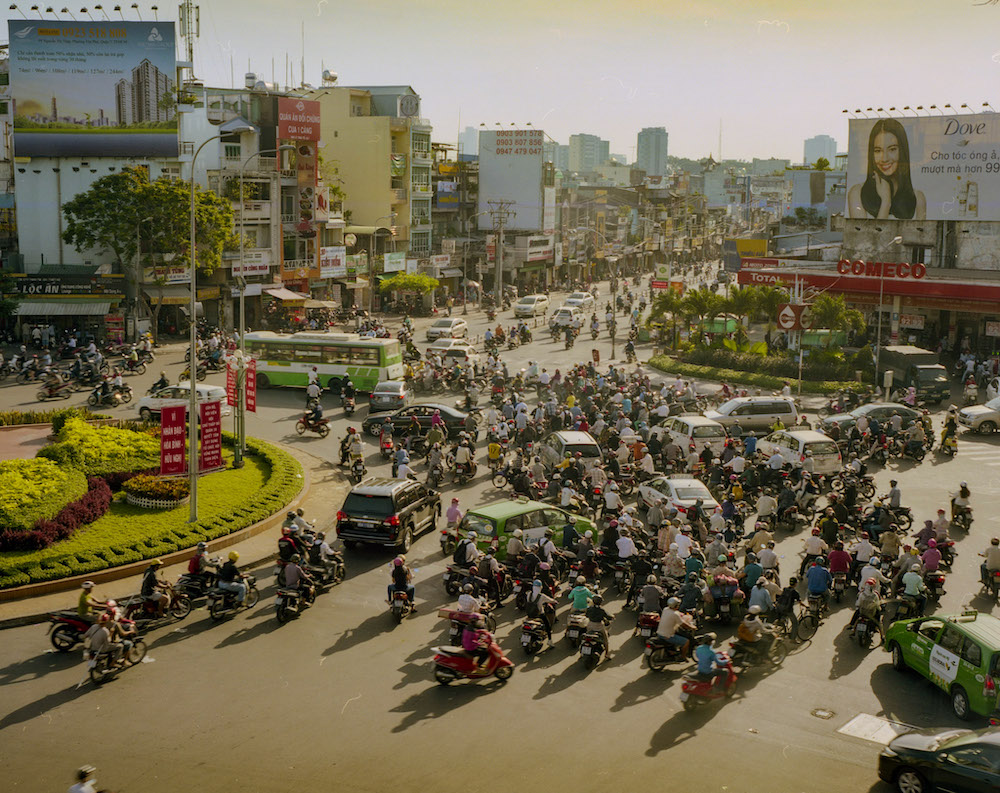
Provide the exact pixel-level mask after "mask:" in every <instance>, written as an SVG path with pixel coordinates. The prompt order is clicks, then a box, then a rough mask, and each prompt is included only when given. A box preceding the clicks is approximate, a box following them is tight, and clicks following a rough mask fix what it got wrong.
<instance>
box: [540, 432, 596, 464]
mask: <svg viewBox="0 0 1000 793" xmlns="http://www.w3.org/2000/svg"><path fill="white" fill-rule="evenodd" d="M538 449H539V451H538V454H539V456H540V457H541V458H542V464H543V465H544V466H545V467H546V468H551V467H552V466H554V465H555V464H556V463H558V462H559V461H560V460H562V459H563V458H564V457H565V456H566V453H567V452H569V453H570V455H572V456H573V457H576V453H577V452H580V456H581V457H582V459H583V465H584V467H585V468H591V467H592V466H593V465H594V464H595V463H599V462H601V459H602V456H601V446H600V444H599V443H598V442H597V441H596V440H595V439H594V436H593V435H591V434H590V433H589V432H579V431H577V430H560V431H558V432H552V433H549V435H548V437H546V438H545V440H544V441H542V442H541V443H540V444H538Z"/></svg>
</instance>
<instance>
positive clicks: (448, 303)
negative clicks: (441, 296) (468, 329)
mask: <svg viewBox="0 0 1000 793" xmlns="http://www.w3.org/2000/svg"><path fill="white" fill-rule="evenodd" d="M445 305H446V306H447V307H448V316H449V317H450V316H451V309H452V307H453V306H454V305H455V298H453V297H452V296H451V295H448V299H447V300H446V301H445Z"/></svg>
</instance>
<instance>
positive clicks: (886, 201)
mask: <svg viewBox="0 0 1000 793" xmlns="http://www.w3.org/2000/svg"><path fill="white" fill-rule="evenodd" d="M847 214H848V217H851V218H855V219H879V220H884V219H896V220H1000V115H997V114H995V113H972V114H967V115H954V116H921V117H919V118H878V119H875V118H868V119H853V120H852V121H851V122H850V132H849V143H848V161H847Z"/></svg>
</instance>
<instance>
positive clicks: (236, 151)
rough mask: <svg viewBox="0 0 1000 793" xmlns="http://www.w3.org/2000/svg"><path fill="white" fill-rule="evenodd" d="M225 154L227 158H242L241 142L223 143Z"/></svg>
mask: <svg viewBox="0 0 1000 793" xmlns="http://www.w3.org/2000/svg"><path fill="white" fill-rule="evenodd" d="M223 149H224V155H225V158H226V159H227V160H238V159H240V157H241V155H240V144H238V143H226V144H224V145H223Z"/></svg>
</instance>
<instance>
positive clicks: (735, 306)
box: [723, 286, 757, 325]
mask: <svg viewBox="0 0 1000 793" xmlns="http://www.w3.org/2000/svg"><path fill="white" fill-rule="evenodd" d="M756 307H757V294H756V291H755V290H754V287H752V286H745V287H743V288H742V289H734V290H731V291H730V292H729V297H726V298H724V299H723V311H725V312H726V313H727V314H735V315H736V316H737V317H739V320H740V324H741V325H749V323H745V322H744V321H743V320H744V318H746V317H749V316H750V315H751V314H753V312H754V309H755V308H756Z"/></svg>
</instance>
